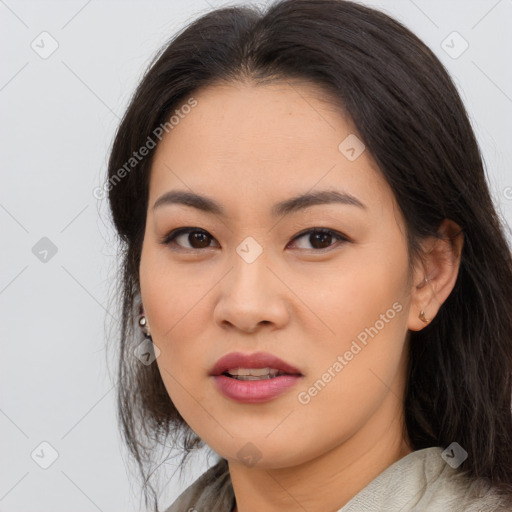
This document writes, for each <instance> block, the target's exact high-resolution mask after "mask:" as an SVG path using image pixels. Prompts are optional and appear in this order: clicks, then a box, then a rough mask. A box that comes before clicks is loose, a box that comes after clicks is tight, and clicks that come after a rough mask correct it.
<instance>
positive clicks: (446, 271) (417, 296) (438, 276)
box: [408, 219, 463, 331]
mask: <svg viewBox="0 0 512 512" xmlns="http://www.w3.org/2000/svg"><path fill="white" fill-rule="evenodd" d="M438 233H439V237H429V238H428V239H427V240H426V241H425V242H424V244H423V245H424V252H423V257H422V258H421V266H419V268H418V269H417V270H416V271H415V282H416V283H417V282H418V281H420V282H419V284H416V285H414V286H413V289H412V291H411V294H412V295H411V309H410V314H409V325H408V327H409V329H410V330H412V331H420V330H421V329H423V328H424V327H425V326H426V325H427V324H428V323H430V322H431V321H432V320H433V319H434V317H435V316H436V314H437V312H438V311H439V308H440V307H441V306H442V304H443V302H444V301H445V300H446V299H447V298H448V296H449V295H450V293H451V292H452V290H453V288H454V286H455V283H456V281H457V276H458V272H459V267H460V261H461V254H462V246H463V234H462V230H461V228H460V226H459V225H458V224H456V223H455V222H453V221H452V220H450V219H445V220H444V221H443V222H442V223H441V224H440V226H439V228H438Z"/></svg>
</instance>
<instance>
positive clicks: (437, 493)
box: [339, 447, 511, 512]
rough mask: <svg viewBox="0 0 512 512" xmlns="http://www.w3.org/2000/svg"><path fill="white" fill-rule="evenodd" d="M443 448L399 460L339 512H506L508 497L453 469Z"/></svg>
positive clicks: (419, 451) (427, 450) (413, 453)
mask: <svg viewBox="0 0 512 512" xmlns="http://www.w3.org/2000/svg"><path fill="white" fill-rule="evenodd" d="M442 453H443V449H442V448H440V447H431V448H425V449H422V450H417V451H415V452H412V453H410V454H408V455H406V456H405V457H403V458H402V459H400V460H398V461H396V462H395V463H394V464H392V465H391V466H390V467H388V468H387V469H386V470H384V471H383V472H382V473H381V474H380V475H378V476H377V477H376V478H375V479H374V480H372V481H371V482H370V483H369V484H368V485H367V486H366V487H365V488H364V489H363V490H362V491H360V492H359V493H358V494H357V495H356V496H354V498H352V499H351V500H350V501H349V502H348V503H347V504H346V505H345V506H344V507H343V508H342V509H340V511H339V512H360V511H361V512H362V511H365V510H379V511H380V512H396V511H398V510H414V511H415V512H439V511H440V510H449V511H450V512H504V511H506V510H508V511H510V510H511V508H510V505H507V504H506V502H505V498H504V497H503V496H501V495H500V494H498V492H497V491H496V490H495V488H494V487H491V486H490V485H489V484H488V483H487V482H486V481H484V480H475V479H471V478H468V477H467V476H466V475H465V474H464V472H462V471H460V470H459V469H456V468H453V467H451V466H450V465H449V464H448V463H447V462H445V460H444V459H443V457H442V456H441V454H442Z"/></svg>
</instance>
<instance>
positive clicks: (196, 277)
mask: <svg viewBox="0 0 512 512" xmlns="http://www.w3.org/2000/svg"><path fill="white" fill-rule="evenodd" d="M194 97H195V98H196V100H197V102H198V104H197V106H196V107H195V108H194V109H193V110H192V111H191V113H190V114H188V115H187V116H185V117H184V118H183V119H181V120H180V122H179V124H178V125H176V126H174V128H173V129H172V131H170V132H169V133H168V134H167V135H165V137H164V138H163V140H162V142H161V143H160V144H159V146H158V147H157V149H156V154H155V158H154V160H153V165H152V169H151V176H150V190H149V207H148V212H147V223H146V231H145V238H144V243H143V249H142V258H141V265H140V285H141V295H142V301H143V306H144V311H145V314H146V317H147V319H148V324H149V326H150V330H151V334H152V338H153V342H154V343H155V345H156V346H157V347H158V348H159V349H160V351H161V354H160V356H159V357H158V359H157V360H156V363H157V364H158V367H159V370H160V372H161V375H162V378H163V381H164V384H165V386H166V389H167V391H168V392H169V395H170V397H171V399H172V401H173V403H174V404H175V406H176V407H177V409H178V410H179V412H180V414H181V415H182V416H183V418H184V419H185V420H186V421H187V423H188V424H189V425H190V427H191V428H192V429H193V430H194V431H195V432H196V433H197V434H198V435H199V436H200V437H201V438H202V439H203V440H204V441H205V442H206V443H207V444H208V445H209V446H210V447H212V449H213V450H214V451H215V452H217V453H218V454H220V455H222V456H223V457H224V458H226V459H228V462H229V469H230V473H231V478H232V482H233V486H234V490H235V495H236V500H237V510H238V512H252V511H256V510H267V511H270V512H272V511H277V510H279V511H283V510H290V511H291V510H297V509H300V507H304V509H306V510H308V511H310V512H320V511H323V512H325V511H336V510H338V509H339V508H340V507H342V506H343V505H344V504H345V503H347V502H348V501H349V500H350V499H351V498H352V497H353V496H354V495H355V494H356V493H357V492H359V491H360V490H361V489H362V488H364V487H365V486H366V485H367V484H368V483H369V482H370V481H371V480H372V479H373V478H375V477H376V476H377V475H378V474H379V473H381V472H382V471H383V470H384V469H385V468H387V467H388V466H389V465H391V464H392V463H393V462H395V461H396V460H398V459H400V458H402V457H403V456H405V455H406V454H408V453H410V452H411V451H412V450H411V448H410V446H409V444H408V438H407V435H404V429H403V413H402V407H403V395H404V384H405V368H406V361H407V346H408V345H407V333H408V330H419V329H422V328H424V326H425V325H427V324H426V323H424V322H423V321H422V320H420V319H419V318H418V314H419V313H420V311H421V310H424V311H425V314H426V317H427V318H428V319H432V318H433V317H434V316H435V314H436V313H437V311H438V309H439V307H440V306H441V305H442V303H443V301H444V300H445V299H446V298H447V296H448V295H449V293H450V291H451V290H452V288H453V286H454V284H455V280H456V277H457V272H458V265H459V258H460V256H459V255H460V250H461V244H462V240H461V237H459V238H458V239H457V241H456V242H454V243H450V242H449V241H448V240H441V241H436V240H435V239H426V240H425V241H424V248H425V253H426V257H425V259H424V260H423V261H422V263H421V264H420V263H419V262H418V264H417V265H416V266H415V269H414V272H413V273H411V274H410V273H409V269H408V251H407V244H406V238H405V233H406V231H405V224H404V220H403V217H402V215H401V213H400V211H399V209H398V206H397V204H396V202H395V199H394V195H393V192H392V190H391V189H390V188H389V186H388V185H387V183H386V182H385V181H384V179H383V177H382V176H381V175H380V173H379V171H378V169H377V168H376V165H375V163H374V161H373V160H372V158H371V155H370V154H369V152H368V151H364V152H363V153H362V154H361V155H360V156H359V157H358V158H357V159H356V160H354V161H350V160H349V159H348V158H346V156H345V155H344V154H342V152H340V150H339V149H338V145H339V144H340V142H342V141H343V140H344V139H345V138H346V137H347V136H348V135H349V134H354V133H355V134H356V131H355V129H354V127H353V125H352V124H351V122H350V119H347V118H346V116H344V115H343V113H342V111H341V109H339V108H336V107H335V106H334V104H333V103H332V102H329V101H328V99H327V97H326V95H325V93H324V94H323V93H322V90H321V89H319V88H317V87H316V86H314V85H311V84H307V83H299V82H293V83H292V82H290V83H288V82H284V81H283V82H279V83H273V84H271V85H268V84H267V85H263V86H262V85H260V86H256V85H254V84H252V83H250V82H244V83H230V84H222V85H216V86H210V87H208V88H205V89H203V90H200V91H197V93H196V94H194ZM169 190H183V191H188V192H194V193H196V194H201V195H206V196H209V197H211V198H213V199H215V200H216V201H218V202H219V203H221V204H222V206H223V207H224V208H225V210H226V217H225V218H223V217H220V216H219V215H215V214H209V213H205V212H201V211H199V210H197V209H194V208H192V207H189V206H183V205H164V206H161V207H159V208H157V209H155V210H153V205H154V204H155V201H156V200H157V199H158V198H159V197H160V196H161V195H162V194H164V193H165V192H168V191H169ZM318 190H337V191H340V192H341V191H344V192H348V193H350V194H352V195H353V196H355V197H357V198H358V199H359V200H360V201H361V202H362V203H363V204H364V205H365V208H358V207H356V206H352V205H342V204H335V203H333V204H323V205H315V206H311V207H309V208H307V209H305V210H302V211H298V212H295V213H292V214H290V215H287V216H281V217H279V218H275V217H272V215H271V207H272V206H273V205H274V203H276V202H278V201H281V200H284V199H288V198H290V197H292V196H295V195H298V194H300V193H305V192H310V191H318ZM180 227H190V228H197V229H202V230H205V231H206V232H207V233H208V234H209V237H207V238H206V239H205V240H206V242H205V241H204V240H202V239H199V240H198V239H197V238H196V239H193V238H192V242H191V237H189V236H188V234H184V235H181V236H179V237H178V238H177V239H175V240H174V242H172V243H171V244H170V245H165V244H163V243H161V242H162V240H163V239H164V238H165V236H166V235H168V234H169V233H170V232H171V230H173V229H176V228H180ZM318 227H322V228H328V229H330V230H333V231H334V232H338V233H340V234H342V235H344V236H346V237H347V238H348V241H345V242H343V241H340V240H339V239H337V238H336V237H332V238H329V237H327V239H326V240H325V241H324V245H318V242H317V245H314V244H315V239H314V237H311V234H306V235H302V236H301V237H300V238H296V236H297V234H299V232H300V231H302V230H305V229H311V228H318ZM457 228H458V226H456V225H455V224H454V223H453V222H451V221H445V222H444V223H443V224H442V225H441V227H440V231H441V232H443V233H444V234H446V235H453V234H454V233H455V232H456V231H457ZM192 231H193V230H192ZM249 236H250V237H253V238H254V239H255V240H256V241H257V242H258V244H259V245H260V246H261V248H262V250H263V252H262V253H261V254H260V255H259V256H258V258H257V259H256V260H255V261H253V262H252V263H247V262H246V261H245V260H244V259H243V258H242V257H241V256H240V255H239V254H238V253H237V251H236V249H237V247H238V246H239V245H240V244H241V242H242V241H244V240H245V238H246V237H249ZM320 240H321V239H320ZM191 243H192V244H194V245H191ZM329 244H330V245H329ZM205 246H206V247H207V248H202V247H205ZM316 247H319V248H316ZM321 247H327V248H326V249H322V248H321ZM426 276H427V277H428V282H427V283H426V282H425V277H426ZM397 303H398V305H399V309H400V312H397V313H396V314H395V315H393V318H392V319H389V320H388V322H385V323H384V327H383V328H381V329H380V330H378V333H377V334H376V335H375V336H374V337H373V338H372V337H368V342H367V344H366V345H364V346H363V345H361V343H359V345H361V346H362V349H361V350H360V351H359V352H358V353H357V355H355V356H354V357H353V358H352V360H350V361H348V363H347V364H346V366H344V367H343V369H342V371H339V372H338V373H336V374H335V375H336V376H335V377H333V378H331V380H330V382H328V383H327V385H325V387H323V389H321V391H319V392H318V393H317V394H316V395H315V396H313V397H311V399H310V401H309V402H308V403H307V404H304V403H301V402H300V401H299V400H298V394H299V393H300V392H301V391H304V390H306V391H307V390H308V388H309V387H311V386H312V385H313V383H314V382H315V381H317V380H318V379H319V378H321V377H322V375H323V374H324V373H325V372H326V370H327V369H328V368H330V367H333V364H334V363H335V361H336V360H337V357H338V356H339V355H342V356H343V354H344V353H345V352H346V351H347V350H349V349H350V347H351V344H352V342H353V341H354V340H356V339H357V336H358V335H359V334H360V333H361V332H362V331H364V329H365V328H367V327H370V326H375V325H376V322H377V321H378V320H379V319H381V318H382V317H381V315H385V314H386V311H388V310H389V309H390V308H391V309H393V304H395V305H396V304H397ZM395 307H397V306H395ZM233 351H240V352H245V353H252V352H257V351H258V352H259V351H263V352H270V353H272V354H275V355H277V356H278V357H280V358H281V359H283V360H285V361H286V362H288V363H290V364H292V365H293V366H295V367H297V368H298V369H299V370H300V371H301V372H302V374H303V377H302V380H301V382H299V383H298V384H297V386H295V387H294V388H292V389H291V390H289V391H287V392H286V393H285V394H283V395H281V396H279V397H277V398H275V399H273V400H271V401H269V402H266V403H260V404H241V403H238V402H235V401H233V400H231V399H229V398H226V397H225V396H224V395H222V394H221V393H220V392H219V391H218V390H217V388H216V387H215V385H214V383H213V380H212V377H210V376H209V372H210V370H211V368H212V366H213V365H214V364H215V362H216V361H217V360H218V359H219V358H220V357H221V356H223V355H225V354H227V353H230V352H233ZM249 442H250V443H252V445H250V446H254V447H256V449H254V448H251V450H253V451H254V453H257V454H258V455H257V456H256V459H257V460H256V462H255V463H253V464H251V465H247V464H246V463H244V461H243V460H241V458H240V457H239V456H238V452H239V450H240V449H242V448H243V447H244V446H247V443H249ZM246 449H247V448H246ZM256 450H257V451H256ZM299 504H300V505H299Z"/></svg>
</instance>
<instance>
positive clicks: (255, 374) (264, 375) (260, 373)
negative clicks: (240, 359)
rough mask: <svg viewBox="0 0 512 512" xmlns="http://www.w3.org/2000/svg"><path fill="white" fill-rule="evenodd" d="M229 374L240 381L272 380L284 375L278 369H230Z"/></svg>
mask: <svg viewBox="0 0 512 512" xmlns="http://www.w3.org/2000/svg"><path fill="white" fill-rule="evenodd" d="M227 373H228V374H229V375H230V376H231V377H235V378H237V379H239V380H261V379H272V378H273V377H277V376H279V375H283V374H284V372H282V371H281V370H277V369H276V368H230V369H229V370H227Z"/></svg>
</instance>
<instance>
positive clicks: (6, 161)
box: [0, 0, 512, 512]
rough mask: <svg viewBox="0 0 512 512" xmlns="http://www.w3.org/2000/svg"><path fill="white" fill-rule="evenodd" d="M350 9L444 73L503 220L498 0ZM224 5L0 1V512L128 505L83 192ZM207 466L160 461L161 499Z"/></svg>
mask: <svg viewBox="0 0 512 512" xmlns="http://www.w3.org/2000/svg"><path fill="white" fill-rule="evenodd" d="M237 3H242V2H237ZM362 3H364V4H367V5H370V6H375V7H378V8H381V9H382V10H384V11H386V12H387V13H389V14H391V15H393V16H394V17H396V18H397V19H398V20H400V21H402V22H403V23H404V24H405V25H406V26H408V27H409V28H410V29H412V30H413V32H415V33H416V34H417V35H418V36H419V37H420V38H421V39H422V40H423V41H424V42H425V43H426V44H427V45H429V47H430V48H431V49H432V50H433V51H434V52H435V53H436V54H437V55H438V57H439V58H440V59H441V61H442V62H443V63H444V64H445V65H446V66H447V68H448V70H449V72H450V73H451V75H452V77H453V79H454V80H455V83H456V85H457V87H458V88H459V91H460V93H461V95H462V98H463V100H464V102H465V104H466V106H467V108H468V110H469V113H470V116H471V120H472V123H473V126H474V129H475V131H476V134H477V137H478V140H479V143H480V145H481V149H482V153H483V156H484V159H485V162H486V166H487V170H488V179H489V183H490V187H491V191H492V194H493V197H494V199H495V202H496V205H497V208H498V210H499V212H500V214H501V215H502V216H503V218H504V219H506V220H507V221H508V223H509V224H511V220H512V173H511V162H512V144H511V133H512V83H511V82H512V80H511V77H512V67H511V66H510V62H511V49H512V41H511V37H512V35H511V34H512V32H511V31H510V26H511V24H512V0H500V1H498V0H471V1H469V0H435V1H434V0H414V1H413V0H380V1H377V0H375V1H373V0H372V1H366V0H365V1H363V2H362ZM222 5H228V4H226V3H221V2H218V1H215V0H166V1H157V0H144V1H142V0H139V1H127V0H124V1H101V0H89V1H87V0H80V1H66V2H64V1H22V0H0V52H1V66H0V70H1V71H0V109H1V110H0V112H1V123H0V145H1V151H0V169H1V187H0V223H1V224H0V225H1V229H2V235H1V242H0V251H1V265H0V311H1V315H2V316H1V319H2V320H1V321H2V323H1V332H2V339H1V343H2V345H1V358H0V433H1V435H0V439H1V442H0V511H3V512H49V511H51V512H69V511H70V510H72V511H73V512H94V511H98V510H99V511H103V512H121V511H123V512H132V511H136V510H139V504H140V494H139V489H138V487H137V486H136V482H131V481H130V480H129V472H128V471H127V469H126V464H125V455H124V453H125V452H124V451H123V447H122V443H121V441H120V436H119V433H118V427H117V424H116V420H115V414H114V411H115V409H114V407H115V402H114V397H115V389H114V388H113V385H114V384H113V382H112V381H111V379H110V376H109V372H108V369H107V365H106V352H105V340H106V331H105V320H106V319H108V317H109V315H113V314H114V313H113V309H112V305H111V300H110V296H109V290H111V283H112V276H113V269H114V264H115V261H116V258H115V250H116V246H115V239H114V237H113V232H112V230H111V227H110V224H109V221H108V216H107V209H106V204H105V201H104V200H97V199H96V198H95V197H94V195H93V191H94V189H95V188H96V187H98V186H99V185H101V183H102V182H103V180H104V177H105V172H106V162H107V156H108V151H109V148H110V145H111V143H112V139H113V134H114V130H115V129H116V126H117V125H118V122H119V119H120V117H121V116H122V114H123V112H124V109H125V108H126V106H127V102H128V100H129V98H130V96H131V94H132V92H133V90H134V88H135V86H136V84H137V83H138V80H139V79H140V77H141V75H142V72H143V71H144V69H145V67H146V65H147V63H148V62H149V61H150V59H151V57H152V56H153V55H154V53H155V52H156V51H157V50H158V48H159V47H160V46H161V45H162V44H164V43H165V42H166V41H167V40H168V39H169V38H170V37H171V35H172V34H173V33H175V32H176V31H177V30H178V29H180V28H181V27H182V26H183V25H184V24H186V23H187V22H189V21H190V20H192V19H194V18H196V17H197V16H199V15H201V14H203V13H205V12H207V11H209V10H211V9H212V8H214V7H220V6H222ZM230 5H232V4H230ZM454 32H457V34H453V33H454ZM466 46H467V48H466ZM509 240H510V238H509ZM41 443H43V444H41ZM45 465H48V467H47V468H46V469H45V468H44V467H42V466H45ZM206 468H207V465H206V462H205V460H204V459H202V458H201V457H197V458H195V459H194V460H193V464H192V466H191V468H190V470H188V471H186V472H185V473H184V477H183V479H181V480H179V479H178V478H177V477H175V478H171V477H172V475H173V472H174V470H175V469H176V468H175V467H174V466H173V465H169V467H168V468H167V469H168V471H167V470H166V471H167V477H166V479H164V480H166V481H167V480H169V483H168V485H166V487H165V490H164V494H163V495H162V498H161V505H162V506H164V505H167V506H168V505H169V504H170V503H171V502H172V501H173V499H174V498H175V497H176V496H177V495H178V493H179V492H180V491H181V490H183V489H184V488H185V487H187V486H188V485H189V484H190V483H192V481H193V480H194V479H195V478H196V477H197V476H198V475H199V474H201V473H202V472H203V471H204V470H205V469H206Z"/></svg>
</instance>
